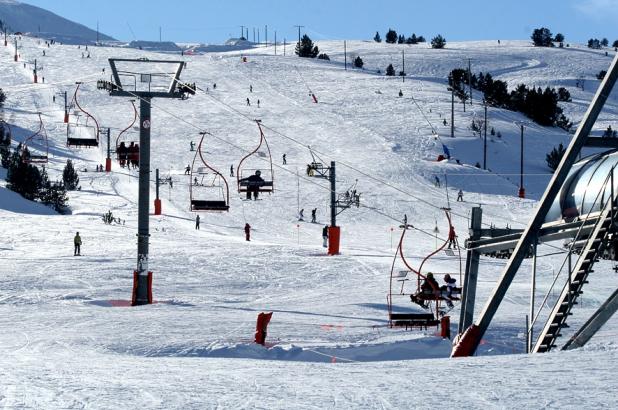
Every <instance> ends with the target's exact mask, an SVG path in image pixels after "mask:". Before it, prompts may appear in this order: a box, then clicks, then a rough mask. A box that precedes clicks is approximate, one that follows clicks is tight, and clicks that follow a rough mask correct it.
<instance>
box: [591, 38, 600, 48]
mask: <svg viewBox="0 0 618 410" xmlns="http://www.w3.org/2000/svg"><path fill="white" fill-rule="evenodd" d="M588 48H593V49H595V50H598V49H600V48H601V42H600V41H599V39H598V38H591V39H589V40H588Z"/></svg>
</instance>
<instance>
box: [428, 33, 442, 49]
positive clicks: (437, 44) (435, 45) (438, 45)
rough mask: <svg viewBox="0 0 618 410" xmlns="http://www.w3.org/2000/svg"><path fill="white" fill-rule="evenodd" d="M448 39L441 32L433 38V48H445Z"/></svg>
mask: <svg viewBox="0 0 618 410" xmlns="http://www.w3.org/2000/svg"><path fill="white" fill-rule="evenodd" d="M445 45H446V39H445V38H444V37H442V36H441V35H440V34H438V35H437V36H435V37H434V38H432V39H431V48H444V46H445Z"/></svg>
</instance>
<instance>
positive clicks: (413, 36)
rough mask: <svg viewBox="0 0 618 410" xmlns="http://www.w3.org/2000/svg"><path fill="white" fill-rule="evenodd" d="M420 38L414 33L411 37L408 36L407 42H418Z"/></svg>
mask: <svg viewBox="0 0 618 410" xmlns="http://www.w3.org/2000/svg"><path fill="white" fill-rule="evenodd" d="M417 43H418V39H417V38H416V34H414V33H412V35H411V36H410V37H408V38H407V40H406V44H417Z"/></svg>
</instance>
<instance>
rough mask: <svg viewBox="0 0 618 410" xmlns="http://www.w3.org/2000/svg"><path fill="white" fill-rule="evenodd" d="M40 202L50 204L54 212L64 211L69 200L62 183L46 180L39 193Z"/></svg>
mask: <svg viewBox="0 0 618 410" xmlns="http://www.w3.org/2000/svg"><path fill="white" fill-rule="evenodd" d="M41 202H42V203H44V204H45V205H47V206H51V207H52V208H53V209H54V210H55V211H56V212H59V213H64V212H65V211H66V208H67V205H68V202H69V198H68V197H67V191H66V189H65V187H64V184H63V183H62V182H58V181H56V182H53V183H49V182H48V183H47V186H46V188H45V190H44V191H43V194H42V195H41Z"/></svg>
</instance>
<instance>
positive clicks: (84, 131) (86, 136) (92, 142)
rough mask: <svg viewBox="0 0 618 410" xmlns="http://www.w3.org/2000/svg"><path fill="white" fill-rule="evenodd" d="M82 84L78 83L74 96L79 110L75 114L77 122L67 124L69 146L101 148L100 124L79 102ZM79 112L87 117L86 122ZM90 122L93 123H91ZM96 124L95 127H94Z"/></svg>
mask: <svg viewBox="0 0 618 410" xmlns="http://www.w3.org/2000/svg"><path fill="white" fill-rule="evenodd" d="M80 85H81V83H77V87H76V88H75V94H73V102H74V103H75V106H76V107H77V109H78V110H79V111H78V112H74V113H73V115H74V116H75V117H76V118H75V121H74V122H73V123H71V121H70V120H69V122H68V123H67V145H68V146H69V147H77V148H81V147H86V148H90V147H98V146H99V123H98V122H97V120H96V118H94V116H92V114H90V113H88V112H87V111H85V110H84V109H83V108H82V107H81V106H80V105H79V102H78V101H77V92H78V91H79V86H80ZM79 112H82V113H84V114H85V115H86V120H85V121H82V120H80V116H79V115H78V113H79ZM90 121H92V122H91V123H90ZM93 124H94V125H93Z"/></svg>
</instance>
